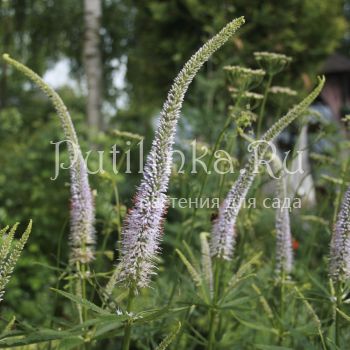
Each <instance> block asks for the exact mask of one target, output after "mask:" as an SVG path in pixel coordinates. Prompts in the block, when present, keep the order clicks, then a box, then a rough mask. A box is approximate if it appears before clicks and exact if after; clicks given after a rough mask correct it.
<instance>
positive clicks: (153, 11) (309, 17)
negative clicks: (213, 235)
mask: <svg viewBox="0 0 350 350" xmlns="http://www.w3.org/2000/svg"><path fill="white" fill-rule="evenodd" d="M101 4H102V18H101V28H100V31H99V35H100V38H101V45H100V52H101V57H102V71H103V89H102V91H103V92H102V96H103V101H104V108H103V109H102V110H103V114H102V118H103V119H104V120H105V122H104V124H105V127H104V129H103V130H98V131H97V132H96V133H95V134H94V135H93V136H92V138H89V137H91V136H89V133H88V132H89V127H88V126H87V123H86V82H85V74H84V64H83V60H82V50H83V43H84V20H83V13H84V9H83V1H69V0H61V1H54V0H47V1H43V0H13V1H7V0H1V1H0V28H1V32H0V52H1V53H3V52H8V53H9V54H10V55H11V56H13V57H14V58H16V59H18V60H19V61H21V62H23V63H25V64H27V65H28V66H29V67H31V68H32V69H34V70H35V71H36V72H37V73H38V74H40V75H44V74H45V73H46V72H47V71H49V70H50V69H52V68H53V67H54V66H55V64H56V63H57V62H60V61H62V60H63V59H68V62H69V70H70V74H71V78H70V79H71V80H72V81H74V82H75V83H76V85H75V87H72V86H68V85H69V84H67V85H66V86H60V87H59V88H58V92H59V93H60V95H61V97H62V98H63V100H64V101H65V103H66V105H67V106H68V107H69V109H70V112H71V114H72V118H73V120H74V122H75V124H76V127H77V130H78V132H79V137H80V141H81V143H82V148H83V150H85V151H86V150H88V148H89V145H91V144H92V145H93V146H94V147H95V148H96V149H104V150H106V152H107V154H106V155H105V156H106V157H107V159H110V157H109V156H108V152H109V151H110V147H111V146H112V145H113V144H115V143H116V142H121V141H120V139H119V138H118V137H117V136H116V135H115V134H114V133H113V130H114V129H121V130H124V131H130V132H134V133H137V134H139V135H142V136H145V150H146V151H147V149H148V146H149V144H150V142H151V140H152V134H153V125H154V118H155V117H156V116H157V113H158V112H159V110H160V108H161V104H162V101H163V100H164V99H165V96H166V92H167V90H168V89H169V87H170V84H171V82H172V79H173V78H174V76H175V75H176V72H177V71H178V70H179V69H180V68H181V66H182V65H183V63H184V62H185V61H186V60H187V58H188V57H189V56H190V55H191V54H192V53H193V52H194V51H195V50H196V49H197V48H198V47H199V46H200V45H201V43H203V42H205V41H206V40H207V39H208V38H209V37H210V36H212V35H213V34H214V33H216V32H217V31H218V30H219V29H220V28H221V27H223V26H224V24H225V23H227V22H228V21H229V20H230V19H232V18H234V17H237V16H241V15H244V16H245V17H246V22H247V23H246V25H245V26H244V27H243V29H242V30H241V31H240V32H239V34H238V36H235V37H234V38H233V39H232V40H231V41H230V42H229V44H228V45H226V46H225V47H224V48H223V49H222V50H220V52H218V53H217V54H216V55H214V57H213V58H212V59H211V60H210V62H209V63H208V64H207V65H206V66H205V69H203V70H202V71H201V72H200V74H199V75H198V77H197V78H196V80H195V83H194V84H193V85H192V87H191V89H190V91H189V94H188V98H187V100H186V103H185V108H184V111H183V114H184V119H183V120H184V121H185V122H182V124H181V125H180V129H181V131H182V133H181V134H180V135H182V136H183V137H184V138H186V139H189V138H191V137H198V138H199V139H200V140H201V141H204V142H207V143H211V142H212V141H213V140H214V139H215V138H216V136H217V133H218V130H219V129H220V128H221V127H222V124H223V123H224V121H225V119H226V117H227V108H228V105H229V103H230V98H229V95H228V93H227V90H226V87H225V86H226V83H227V82H226V80H225V74H224V72H223V70H222V67H223V66H224V65H226V64H239V65H242V66H246V67H255V68H256V67H257V65H256V63H255V62H254V59H253V52H255V51H274V52H279V53H284V54H287V55H289V56H291V57H293V62H292V64H291V65H290V66H289V68H288V70H286V71H285V72H284V73H283V74H281V75H278V76H277V80H279V81H278V82H279V83H281V84H283V83H285V84H288V86H290V87H292V88H296V89H298V90H299V91H300V92H301V93H302V92H303V91H306V90H308V89H310V87H311V86H312V81H313V80H312V79H313V77H314V76H315V75H316V74H317V73H318V72H319V71H320V69H321V67H322V63H323V61H324V59H325V58H326V57H327V56H328V55H329V54H330V53H332V52H334V51H335V50H336V49H338V50H341V51H343V52H344V53H349V48H350V45H349V35H350V34H349V32H348V16H349V8H350V5H349V3H348V2H345V3H344V1H341V0H332V1H330V0H329V1H328V0H327V1H319V0H285V1H277V0H270V1H260V0H232V1H230V0H223V1H213V0H210V1H208V0H206V1H199V0H169V1H161V0H147V1H132V0H103V1H101ZM0 67H1V70H0V164H1V172H0V224H1V226H3V225H4V224H5V223H6V224H12V223H14V222H16V221H21V222H26V221H28V220H29V218H32V219H33V222H34V229H33V234H32V236H31V238H30V242H29V244H28V248H27V249H26V251H25V254H24V255H23V258H22V259H21V260H20V262H19V265H18V266H17V269H16V273H15V275H14V278H13V279H12V281H11V284H10V286H9V289H11V293H8V294H7V298H6V304H4V305H2V308H4V309H5V311H6V310H7V311H6V312H8V313H9V314H12V313H13V312H15V313H16V314H17V315H18V316H19V317H22V318H24V319H30V320H31V321H32V322H38V323H42V322H43V321H45V320H47V319H48V318H47V313H54V312H58V310H57V309H59V308H60V307H61V306H60V305H55V304H52V303H50V302H49V300H47V299H48V298H49V297H48V293H47V289H48V288H49V287H51V286H52V284H53V283H55V281H56V277H57V275H58V274H59V272H57V271H56V270H55V267H61V266H62V265H63V266H64V264H65V262H66V261H67V259H66V258H67V252H66V251H67V249H66V247H67V233H68V227H69V222H68V221H69V186H68V182H69V174H68V172H67V171H64V172H61V174H60V176H59V178H58V179H57V180H56V181H51V180H50V177H52V176H53V175H54V166H55V159H54V145H52V144H50V141H53V142H57V141H59V140H60V139H61V138H62V133H61V128H60V125H59V121H58V118H57V116H56V115H55V114H54V112H53V110H52V108H51V106H50V104H49V102H48V101H47V99H46V98H45V97H44V96H43V95H42V94H41V93H39V92H38V91H37V90H36V89H35V88H33V87H32V86H31V84H30V83H29V82H28V81H26V80H25V79H24V78H23V77H22V76H20V75H19V74H17V73H16V72H14V71H12V70H11V69H10V68H9V67H8V66H6V64H5V63H4V62H1V66H0ZM123 69H126V74H125V76H124V77H123V84H121V85H120V84H119V85H118V84H115V76H116V75H117V74H119V73H118V72H120V70H123ZM121 101H122V102H121ZM124 146H125V145H119V146H118V147H119V148H120V149H122V150H123V149H125V148H124ZM65 157H66V155H65V154H63V155H62V160H64V159H65ZM132 157H134V158H136V159H137V161H135V164H134V165H135V167H136V168H137V165H138V158H137V157H138V150H136V149H135V150H133V151H132ZM105 164H106V163H105ZM108 164H109V165H108V166H107V169H106V170H107V171H108V170H111V169H110V168H109V169H108V167H110V166H111V164H110V162H109V163H108ZM97 165H98V163H97V158H96V156H95V155H93V156H92V159H91V162H90V167H91V168H92V169H94V168H96V167H97ZM138 180H139V174H137V172H133V173H132V174H126V175H122V174H121V175H118V176H117V177H115V176H114V178H112V179H110V178H108V176H107V175H105V176H98V175H94V176H91V182H92V187H93V188H94V189H95V190H96V201H97V230H98V237H99V244H100V245H102V244H105V245H106V247H107V253H105V254H104V255H103V256H100V257H99V258H98V259H99V260H98V263H99V264H105V265H106V266H107V267H106V269H108V268H110V267H111V265H112V261H113V258H112V256H113V254H114V250H115V248H116V241H117V238H118V234H119V232H120V222H118V217H119V216H122V215H123V213H125V211H126V208H125V206H129V205H130V203H131V199H132V195H133V193H134V189H135V184H137V182H138ZM115 181H118V184H119V187H118V188H119V192H120V193H119V195H120V198H121V202H122V203H123V204H122V205H120V204H118V200H117V199H116V196H115V193H114V191H113V183H114V182H115ZM184 183H185V185H184ZM181 186H186V181H184V179H182V180H181V181H180V180H178V179H177V178H176V177H175V178H174V179H173V185H172V189H171V191H172V194H174V196H178V195H179V194H180V193H181V191H182V190H183V188H181ZM187 186H188V184H187ZM213 214H215V213H213ZM202 215H203V217H202ZM206 215H207V213H200V214H199V218H201V219H203V221H204V222H205V223H206V224H208V217H207V216H206ZM254 215H255V216H254ZM254 215H252V216H251V217H249V220H248V219H247V220H245V221H244V222H245V223H246V224H245V225H246V227H243V228H242V232H244V231H246V232H247V238H246V239H248V237H249V235H251V227H252V226H253V225H254V223H256V222H257V217H256V215H258V214H254ZM185 216H186V215H185V214H184V212H183V211H181V210H177V209H174V210H170V212H169V222H168V223H167V226H166V230H167V232H169V234H167V235H166V236H165V249H167V247H172V244H173V240H174V235H178V232H179V230H181V226H180V224H179V222H181V218H182V217H185ZM204 216H205V217H204ZM271 216H272V215H270V216H269V215H268V214H266V215H265V219H264V220H265V221H264V224H263V225H262V226H259V227H258V228H257V232H255V233H254V235H253V237H262V235H260V236H259V232H260V231H264V229H265V224H266V227H271V226H270V225H271V221H272V218H271ZM269 217H270V219H269ZM309 220H310V222H309V224H310V225H311V224H312V223H313V226H312V227H313V228H314V231H313V232H314V235H317V232H321V231H322V229H323V228H324V227H323V226H322V225H320V222H319V221H317V220H316V221H315V222H313V221H312V219H310V218H309ZM303 225H304V226H303V228H301V226H302V225H301V223H300V222H298V221H296V223H295V231H296V232H297V233H296V235H297V238H300V239H301V236H302V235H300V236H298V232H301V231H302V232H305V229H307V228H305V221H304V224H303ZM308 227H309V226H308ZM172 233H174V235H172ZM181 235H182V233H181V234H180V236H181ZM322 237H325V236H324V235H323V236H322ZM305 239H308V240H309V242H308V244H306V243H305V246H303V247H301V248H300V255H303V256H306V257H307V258H308V259H310V261H309V262H308V264H309V265H308V266H305V267H304V268H303V269H306V268H317V267H318V264H317V254H319V256H323V254H325V252H326V251H327V249H328V242H329V237H328V236H327V237H325V238H324V239H322V242H319V243H322V244H321V245H317V246H314V242H313V241H312V239H313V238H312V237H308V238H305ZM240 245H241V246H240V247H241V248H239V249H242V252H243V249H244V246H243V242H240ZM257 245H260V246H263V247H264V248H263V249H264V250H265V251H266V252H270V250H271V246H268V243H266V242H263V241H262V240H261V238H259V240H258V241H257ZM320 246H321V248H320ZM319 250H321V252H320V251H319ZM169 251H170V249H169ZM315 252H316V256H315ZM242 254H243V253H242ZM298 254H299V252H298V253H297V258H296V259H298ZM311 257H312V258H311ZM33 261H35V263H33ZM299 273H300V274H302V273H303V270H300V271H299ZM159 283H160V284H161V283H164V282H161V281H160V282H159ZM162 297H163V296H162ZM45 300H47V301H45ZM7 307H8V308H7ZM55 308H56V310H55ZM6 312H5V313H3V314H2V315H4V317H6V316H7V314H6ZM59 312H63V311H62V310H59Z"/></svg>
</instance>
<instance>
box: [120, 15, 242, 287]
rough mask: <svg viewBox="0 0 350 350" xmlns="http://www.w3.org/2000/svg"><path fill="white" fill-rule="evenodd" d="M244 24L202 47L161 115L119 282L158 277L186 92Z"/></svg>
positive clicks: (144, 282) (127, 228)
mask: <svg viewBox="0 0 350 350" xmlns="http://www.w3.org/2000/svg"><path fill="white" fill-rule="evenodd" d="M243 23H244V18H243V17H240V18H238V19H236V20H234V21H232V22H230V23H229V24H228V25H227V26H226V27H224V28H223V29H222V30H221V31H220V32H219V33H218V34H217V35H215V36H214V37H213V38H212V39H210V40H209V41H208V42H207V43H206V44H204V45H203V46H202V48H200V49H199V50H198V51H197V52H196V53H195V54H194V55H193V56H192V57H191V58H190V60H189V61H188V62H187V63H186V64H185V66H184V67H183V69H182V70H181V72H180V73H179V75H178V76H177V77H176V79H175V81H174V84H173V85H172V87H171V89H170V92H169V94H168V97H167V100H166V102H165V103H164V106H163V109H162V112H161V113H160V119H159V125H158V129H157V131H156V133H155V137H154V140H153V143H152V147H151V150H150V153H149V155H148V157H147V161H146V165H145V168H144V173H143V179H142V181H141V184H140V186H139V188H138V190H137V193H136V196H135V203H134V207H133V208H132V209H131V210H130V212H129V214H128V215H127V217H126V219H125V222H124V227H123V231H122V248H121V260H120V265H121V272H120V280H122V281H124V283H125V284H126V285H129V286H132V287H133V288H136V289H137V288H142V287H146V286H148V285H149V282H150V276H151V275H152V274H155V272H154V271H155V261H156V259H157V254H158V253H159V240H160V236H161V233H162V221H163V215H164V212H165V208H166V202H167V198H166V194H165V193H166V191H167V188H168V183H169V177H170V168H171V163H172V156H173V143H174V135H175V132H176V124H177V121H178V118H179V116H180V110H181V106H182V102H183V99H184V96H185V93H186V91H187V89H188V86H189V85H190V83H191V81H192V80H193V78H194V76H195V75H196V73H197V72H198V70H199V69H200V68H201V67H202V65H203V64H204V63H205V62H206V61H207V60H208V59H209V57H210V56H211V55H212V54H213V53H214V52H215V51H216V50H217V49H219V48H220V47H221V46H222V45H223V44H224V43H225V42H226V41H227V40H228V39H229V38H230V37H231V36H232V35H233V33H234V32H235V31H236V30H237V29H238V28H239V27H240V26H241V25H242V24H243Z"/></svg>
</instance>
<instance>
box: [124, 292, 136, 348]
mask: <svg viewBox="0 0 350 350" xmlns="http://www.w3.org/2000/svg"><path fill="white" fill-rule="evenodd" d="M134 298H135V290H134V288H133V287H130V289H129V296H128V302H127V307H126V311H127V313H128V314H130V313H131V310H132V304H133V301H134ZM131 327H132V323H131V321H130V320H128V321H127V322H126V324H125V326H124V338H123V347H122V350H129V348H130V340H131Z"/></svg>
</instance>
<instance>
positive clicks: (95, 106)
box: [83, 0, 103, 130]
mask: <svg viewBox="0 0 350 350" xmlns="http://www.w3.org/2000/svg"><path fill="white" fill-rule="evenodd" d="M101 12H102V7H101V1H100V0H84V22H85V30H84V48H83V62H84V68H85V74H86V81H87V90H88V96H87V101H86V113H87V121H88V125H89V126H90V127H91V128H93V129H96V130H98V129H101V128H102V127H103V125H102V117H101V106H102V59H101V47H100V44H101V43H100V30H101Z"/></svg>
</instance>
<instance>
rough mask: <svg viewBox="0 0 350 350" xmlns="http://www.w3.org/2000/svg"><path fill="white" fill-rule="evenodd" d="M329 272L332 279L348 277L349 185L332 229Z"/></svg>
mask: <svg viewBox="0 0 350 350" xmlns="http://www.w3.org/2000/svg"><path fill="white" fill-rule="evenodd" d="M329 274H330V276H331V277H332V279H333V281H338V280H343V279H348V278H349V277H350V187H349V188H348V189H347V191H346V192H345V195H344V198H343V202H342V205H341V207H340V210H339V213H338V216H337V221H336V223H335V225H334V229H333V236H332V240H331V249H330V263H329Z"/></svg>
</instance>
